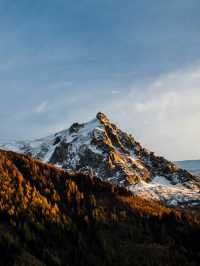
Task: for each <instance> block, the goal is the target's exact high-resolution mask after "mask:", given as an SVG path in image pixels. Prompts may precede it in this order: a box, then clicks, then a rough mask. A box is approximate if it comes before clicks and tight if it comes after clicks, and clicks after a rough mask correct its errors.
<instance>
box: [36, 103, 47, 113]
mask: <svg viewBox="0 0 200 266" xmlns="http://www.w3.org/2000/svg"><path fill="white" fill-rule="evenodd" d="M46 110H47V101H43V102H41V103H40V104H39V105H38V106H36V108H35V113H37V114H41V113H44V112H45V111H46Z"/></svg>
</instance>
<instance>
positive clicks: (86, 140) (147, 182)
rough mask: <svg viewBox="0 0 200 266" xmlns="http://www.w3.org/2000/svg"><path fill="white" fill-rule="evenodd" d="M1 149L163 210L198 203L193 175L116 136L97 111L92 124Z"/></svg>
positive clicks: (123, 135)
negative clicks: (113, 186)
mask: <svg viewBox="0 0 200 266" xmlns="http://www.w3.org/2000/svg"><path fill="white" fill-rule="evenodd" d="M1 147H2V148H4V149H8V150H14V151H18V152H22V153H25V154H28V155H31V156H33V157H35V158H38V159H41V160H44V161H46V162H49V163H51V164H55V165H56V166H58V167H61V168H63V169H66V170H73V171H74V170H75V171H78V172H89V173H92V174H93V175H96V176H97V177H99V178H101V179H103V180H106V181H109V182H113V183H117V184H118V185H119V186H123V187H126V188H128V189H129V190H131V191H132V192H133V193H134V194H138V195H141V196H143V197H145V198H153V199H155V200H158V201H162V202H165V203H166V204H167V205H171V206H176V205H178V204H180V205H182V204H183V205H185V204H193V205H196V204H199V201H200V194H199V184H198V181H197V179H196V177H195V176H193V175H192V174H190V173H189V172H187V171H186V170H182V169H180V168H178V167H177V166H176V165H175V164H174V163H172V162H170V161H168V160H166V159H164V158H163V157H159V156H155V155H154V153H153V152H151V151H149V150H147V149H145V148H143V147H142V146H141V145H140V143H139V142H137V141H136V140H135V139H134V137H133V136H131V135H130V134H127V133H126V132H123V131H121V130H120V129H119V128H118V127H117V126H116V125H114V124H113V123H112V122H110V121H109V119H108V118H107V116H106V115H105V114H103V113H100V112H99V113H98V114H97V115H96V118H95V119H93V120H92V121H90V122H87V123H83V124H79V123H74V124H73V125H72V126H71V127H70V128H69V129H67V130H63V131H61V132H58V133H56V134H54V135H50V136H48V137H45V138H41V139H38V140H34V141H21V142H13V143H9V144H3V145H1Z"/></svg>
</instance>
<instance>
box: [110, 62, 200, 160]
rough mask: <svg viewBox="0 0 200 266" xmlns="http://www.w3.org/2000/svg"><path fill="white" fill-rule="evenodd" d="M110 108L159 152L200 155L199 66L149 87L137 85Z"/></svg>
mask: <svg viewBox="0 0 200 266" xmlns="http://www.w3.org/2000/svg"><path fill="white" fill-rule="evenodd" d="M111 109H112V110H111ZM107 111H108V112H109V113H110V114H112V113H113V112H114V113H115V115H114V116H113V118H114V119H115V120H116V121H117V122H119V123H120V124H121V125H122V126H123V127H124V128H125V129H127V130H128V131H129V132H130V133H133V134H135V135H136V137H138V138H139V139H140V140H142V142H143V143H144V144H145V145H147V146H148V147H150V148H152V149H153V150H155V151H156V152H157V153H158V154H161V155H165V156H167V157H168V158H170V159H174V160H176V159H188V158H190V159H192V158H200V141H199V136H200V124H199V121H200V67H199V66H197V67H193V68H190V69H184V70H180V71H176V72H173V73H169V74H167V75H163V76H161V77H159V78H157V79H156V80H154V81H152V82H151V83H150V84H148V85H146V89H145V90H144V89H143V88H142V87H141V90H140V88H139V87H138V88H135V87H134V88H132V89H131V90H130V93H129V94H128V95H126V96H125V97H124V98H122V97H121V99H119V100H118V101H116V102H115V103H112V107H111V108H110V107H108V108H107Z"/></svg>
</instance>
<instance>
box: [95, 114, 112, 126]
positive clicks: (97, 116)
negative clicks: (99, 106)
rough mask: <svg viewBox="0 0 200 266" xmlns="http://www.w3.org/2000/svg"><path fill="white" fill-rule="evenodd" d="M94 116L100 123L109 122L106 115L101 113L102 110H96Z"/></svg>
mask: <svg viewBox="0 0 200 266" xmlns="http://www.w3.org/2000/svg"><path fill="white" fill-rule="evenodd" d="M96 118H97V119H98V120H99V121H100V122H101V123H102V124H107V123H110V121H109V119H108V117H107V116H106V115H105V114H104V113H102V112H98V113H97V115H96Z"/></svg>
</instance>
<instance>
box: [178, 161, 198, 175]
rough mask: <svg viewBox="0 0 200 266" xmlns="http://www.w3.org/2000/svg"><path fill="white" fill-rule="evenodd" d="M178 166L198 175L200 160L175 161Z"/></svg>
mask: <svg viewBox="0 0 200 266" xmlns="http://www.w3.org/2000/svg"><path fill="white" fill-rule="evenodd" d="M175 163H176V164H177V165H178V166H179V167H181V168H183V169H186V170H187V171H189V172H191V173H193V174H195V175H198V176H200V160H185V161H176V162H175Z"/></svg>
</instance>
